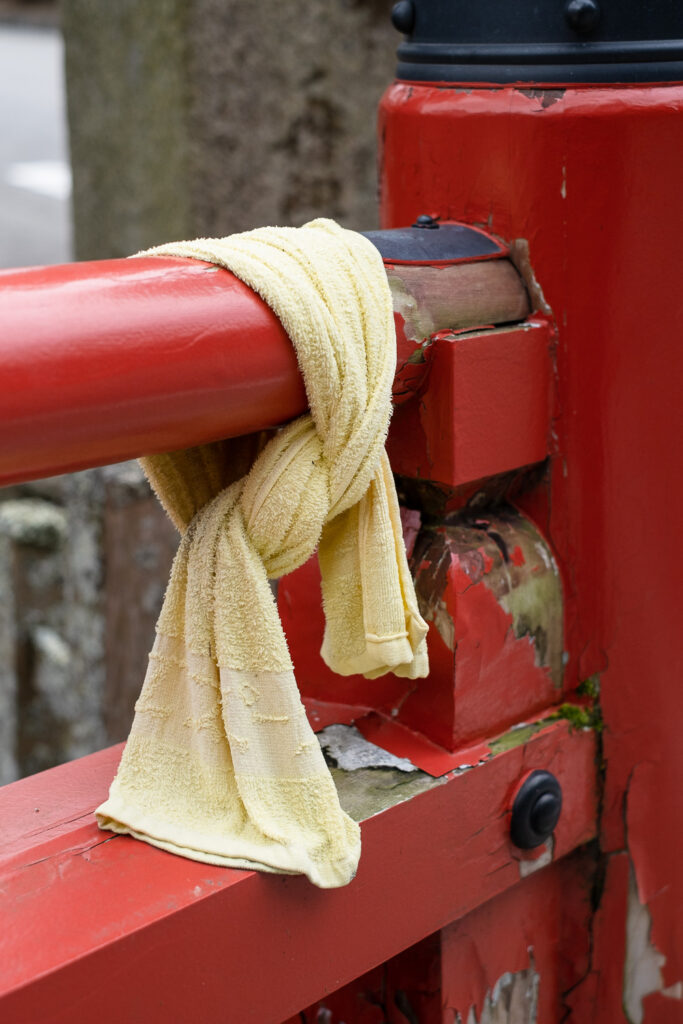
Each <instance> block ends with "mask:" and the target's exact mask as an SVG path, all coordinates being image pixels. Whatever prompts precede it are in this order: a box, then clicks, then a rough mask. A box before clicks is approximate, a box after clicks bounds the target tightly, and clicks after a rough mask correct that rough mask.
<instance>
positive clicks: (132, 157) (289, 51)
mask: <svg viewBox="0 0 683 1024" xmlns="http://www.w3.org/2000/svg"><path fill="white" fill-rule="evenodd" d="M391 6H392V5H391V0H356V2H353V0H288V2H287V3H282V0H251V2H250V0H117V3H111V2H110V0H64V3H63V26H64V33H65V40H66V68H67V88H68V101H69V120H70V131H71V151H72V157H73V170H74V211H75V241H76V251H77V255H78V257H79V258H81V259H96V258H103V257H108V256H125V255H129V254H130V253H132V252H135V251H136V250H138V249H139V248H143V247H145V246H148V245H152V244H155V243H158V242H163V241H168V240H170V239H174V238H183V237H191V236H197V235H223V234H229V233H231V232H233V231H242V230H246V229H247V228H250V227H256V226H259V225H261V224H268V223H278V224H295V225H296V224H301V223H303V222H304V221H306V220H308V219H309V218H311V217H314V216H320V215H322V214H326V215H328V216H332V217H334V218H336V219H337V220H339V221H340V222H342V223H343V224H345V225H347V226H348V227H355V228H363V227H365V228H368V227H372V226H374V225H375V224H376V220H377V212H376V205H377V204H376V167H375V159H376V157H375V154H376V142H375V120H376V109H377V103H378V101H379V98H380V96H381V93H382V91H383V89H384V88H385V87H386V85H387V84H388V83H389V82H390V81H391V78H392V76H393V70H394V65H395V49H396V44H397V42H398V41H399V37H398V36H397V34H396V32H395V31H394V29H393V28H392V26H391V23H390V19H389V14H390V10H391Z"/></svg>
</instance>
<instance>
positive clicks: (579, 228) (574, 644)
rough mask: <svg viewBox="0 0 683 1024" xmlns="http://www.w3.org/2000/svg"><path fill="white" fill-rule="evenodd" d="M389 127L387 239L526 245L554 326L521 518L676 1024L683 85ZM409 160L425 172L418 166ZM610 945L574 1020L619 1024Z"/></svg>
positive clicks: (436, 90)
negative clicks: (593, 682)
mask: <svg viewBox="0 0 683 1024" xmlns="http://www.w3.org/2000/svg"><path fill="white" fill-rule="evenodd" d="M380 121H381V136H382V138H383V139H384V153H383V163H382V166H383V169H384V170H383V178H382V217H383V223H384V225H385V226H386V227H389V226H391V225H398V224H403V223H405V222H406V221H409V220H411V219H412V218H414V217H415V216H416V215H417V214H418V213H420V212H422V211H423V210H429V211H432V212H434V213H438V214H441V216H444V217H455V218H458V219H461V220H464V221H469V222H471V223H482V222H486V223H488V224H489V225H490V228H491V230H492V231H493V232H494V233H496V234H498V235H500V236H501V237H503V238H505V239H508V240H513V239H521V240H523V241H524V243H525V245H527V246H528V256H529V260H530V268H531V270H532V272H533V276H534V278H535V280H536V281H538V282H539V283H540V285H541V287H542V293H543V296H544V297H545V302H546V303H547V305H548V307H549V309H550V310H551V311H552V317H553V319H554V322H555V325H556V329H557V366H556V373H557V400H556V407H555V414H554V452H553V458H552V464H551V472H550V475H549V478H548V480H547V482H546V483H545V484H544V485H543V486H541V487H540V488H537V489H536V490H535V491H534V492H532V493H531V494H529V495H527V496H526V497H525V498H523V499H521V504H522V506H523V507H525V508H527V509H528V510H530V511H531V512H532V513H533V515H534V517H535V518H536V521H538V522H544V523H546V524H547V531H548V532H547V533H546V536H548V537H549V540H550V541H551V543H552V545H553V547H554V549H555V551H556V552H557V554H558V556H559V559H560V563H561V567H562V570H563V575H564V580H565V585H566V599H567V623H566V625H567V652H568V656H569V664H568V667H567V680H568V681H570V682H571V684H572V685H576V684H577V683H580V682H581V681H585V680H586V679H588V678H589V677H594V676H596V677H599V683H600V699H601V705H602V713H603V715H604V720H605V732H604V755H605V764H606V788H605V795H604V812H603V817H602V822H601V828H602V841H603V849H604V850H605V852H607V853H613V852H615V851H618V850H622V849H628V852H629V856H630V858H631V861H632V864H633V869H634V872H635V879H636V883H637V891H638V897H637V899H639V900H640V902H642V904H643V905H644V911H643V912H644V913H645V914H646V915H649V916H650V918H651V933H650V941H651V943H652V946H653V947H654V950H653V952H652V956H654V955H655V951H656V954H657V955H658V956H660V955H661V962H662V964H663V966H662V967H661V973H660V976H659V980H658V979H657V978H655V980H654V982H653V988H652V990H651V991H650V993H649V994H648V998H647V1000H646V1002H645V1005H646V1006H648V1012H647V1015H646V1016H645V1018H644V1020H645V1021H646V1022H647V1024H650V1022H656V1021H658V1020H664V1019H667V1020H668V1019H673V1018H669V1016H667V1017H664V1016H658V1014H663V1013H664V1012H665V1011H666V1013H667V1014H668V1013H669V1011H670V1010H671V1007H675V1010H676V1011H677V1012H678V1011H679V1009H680V1003H673V1002H672V1001H671V1000H672V999H673V998H674V997H675V995H676V992H677V991H678V989H677V988H676V986H677V985H678V986H680V983H681V982H682V981H683V953H682V951H683V915H681V913H680V908H681V907H682V906H683V860H682V859H681V857H680V856H679V854H678V853H677V852H675V851H680V850H681V849H683V808H682V807H681V799H680V780H681V779H682V778H683V745H682V744H681V742H680V731H681V716H680V707H681V703H680V695H679V681H680V678H681V675H682V674H683V664H682V661H681V652H682V650H683V649H682V647H681V643H680V622H679V620H680V593H679V592H680V584H679V580H680V578H681V575H682V570H683V567H682V566H681V558H680V551H681V548H680V544H677V543H676V542H675V541H673V538H675V537H677V536H678V533H679V519H680V509H681V507H683V485H682V480H683V477H682V476H681V474H680V472H678V470H677V466H676V460H677V454H676V453H677V440H676V439H677V438H679V437H680V436H681V430H682V426H683V424H682V423H681V410H682V409H683V403H682V402H681V395H683V375H682V373H681V365H682V364H681V355H680V353H681V347H680V336H681V331H682V330H683V305H682V303H681V289H680V282H679V278H680V271H679V267H680V247H681V237H683V204H682V203H681V200H680V176H681V167H682V166H683V132H681V124H682V123H683V85H680V84H668V83H664V84H657V85H630V86H623V85H620V84H616V85H611V86H610V85H604V86H598V85H595V86H585V87H564V86H553V87H552V88H547V89H543V88H540V89H539V88H536V87H534V88H533V89H531V88H527V87H525V86H517V85H503V86H497V87H495V88H494V87H491V88H488V87H486V86H483V85H479V86H477V85H474V86H472V87H471V88H469V87H468V88H459V87H456V85H455V84H453V85H450V84H443V85H431V84H422V83H415V82H412V83H410V84H407V83H406V84H403V83H397V84H395V85H393V86H392V87H391V88H390V89H389V90H388V92H387V93H386V95H385V97H384V100H383V103H382V109H381V116H380ZM406 152H410V153H418V152H419V153H422V154H428V155H429V158H428V159H426V158H425V159H423V160H422V161H414V162H411V163H410V164H406V163H405V161H404V159H403V155H404V154H405V153H406ZM435 167H447V168H448V173H444V174H435V173H434V172H433V169H434V168H435ZM539 296H540V293H537V302H540V301H541V298H540V297H539ZM520 418H523V410H522V409H520ZM627 881H628V872H626V873H622V875H620V876H619V884H620V885H622V886H623V885H625V884H626V883H627ZM611 896H612V897H613V896H614V893H611ZM621 899H622V900H623V901H624V902H623V906H624V907H625V906H626V903H625V901H626V893H625V891H624V890H623V888H622V892H621ZM636 905H637V904H636ZM619 922H620V923H619V924H618V927H619V928H620V929H621V928H623V927H624V922H623V919H619ZM596 939H599V940H600V941H599V942H597V944H596V947H595V950H594V959H593V964H592V967H591V971H592V972H595V973H592V974H590V975H589V976H588V978H587V983H586V986H585V989H584V997H583V998H584V999H585V1001H582V996H581V992H580V990H579V991H577V992H576V993H574V994H573V996H572V1006H573V1007H574V1009H575V1013H576V1017H575V1018H572V1019H576V1020H581V1021H584V1020H585V1021H587V1020H596V1021H597V1020H599V1021H603V1020H607V1019H608V1018H607V1016H604V1015H603V1016H601V1017H594V1016H593V1012H594V1006H595V1003H594V1002H593V1003H591V1002H590V1000H591V996H590V989H591V986H590V984H589V983H588V982H589V981H590V978H594V977H595V975H596V974H598V975H600V976H601V972H602V971H603V970H604V969H607V966H608V965H609V963H610V959H611V958H612V953H613V946H614V944H615V943H616V945H617V946H618V945H619V943H621V948H622V949H623V933H622V934H620V935H619V936H617V935H612V936H610V935H609V934H608V933H607V932H605V931H604V930H602V931H600V932H599V933H596ZM620 972H621V973H620V974H619V978H620V979H623V976H624V974H623V961H622V963H621V965H620ZM665 989H666V990H670V991H671V993H672V995H671V996H670V997H669V996H667V995H662V992H663V991H664V990H665ZM646 994H647V993H646ZM622 998H623V992H620V991H618V990H616V991H615V992H613V993H612V999H613V1002H612V1003H611V1004H610V1010H609V1013H612V1014H614V1016H613V1017H609V1019H615V1020H616V1019H621V999H622ZM607 1012H608V1011H607V1010H605V1009H604V1008H603V1014H604V1013H607Z"/></svg>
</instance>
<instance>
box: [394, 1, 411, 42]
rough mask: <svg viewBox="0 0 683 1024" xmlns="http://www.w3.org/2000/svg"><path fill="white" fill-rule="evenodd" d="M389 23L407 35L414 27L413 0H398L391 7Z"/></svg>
mask: <svg viewBox="0 0 683 1024" xmlns="http://www.w3.org/2000/svg"><path fill="white" fill-rule="evenodd" d="M391 23H392V25H393V26H394V28H395V29H396V30H397V31H398V32H402V33H403V35H404V36H409V35H410V34H411V32H412V31H413V28H414V27H415V6H414V4H413V0H399V2H398V3H397V4H394V6H393V7H392V9H391Z"/></svg>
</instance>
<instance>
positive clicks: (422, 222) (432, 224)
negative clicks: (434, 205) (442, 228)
mask: <svg viewBox="0 0 683 1024" xmlns="http://www.w3.org/2000/svg"><path fill="white" fill-rule="evenodd" d="M438 226H439V223H438V221H437V219H436V217H430V216H429V214H428V213H421V214H420V216H419V217H418V218H417V220H416V221H415V223H414V224H413V227H414V228H428V229H429V230H430V231H431V230H433V229H434V228H438Z"/></svg>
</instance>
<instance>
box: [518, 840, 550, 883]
mask: <svg viewBox="0 0 683 1024" xmlns="http://www.w3.org/2000/svg"><path fill="white" fill-rule="evenodd" d="M538 849H540V851H541V852H540V854H538V856H536V857H530V856H524V857H521V858H520V861H519V877H520V878H528V876H529V875H533V874H534V872H535V871H540V869H541V868H545V867H547V866H548V864H552V862H553V855H554V853H555V836H550V838H549V839H546V841H545V843H544V844H543V846H541V847H538Z"/></svg>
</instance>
